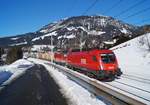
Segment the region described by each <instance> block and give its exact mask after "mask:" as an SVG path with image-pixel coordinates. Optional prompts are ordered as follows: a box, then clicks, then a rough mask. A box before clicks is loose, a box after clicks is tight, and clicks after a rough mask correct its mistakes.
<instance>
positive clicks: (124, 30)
mask: <svg viewBox="0 0 150 105" xmlns="http://www.w3.org/2000/svg"><path fill="white" fill-rule="evenodd" d="M120 31H121V32H122V33H124V34H127V33H128V31H127V30H126V29H125V28H123V29H121V30H120Z"/></svg>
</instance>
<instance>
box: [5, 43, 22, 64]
mask: <svg viewBox="0 0 150 105" xmlns="http://www.w3.org/2000/svg"><path fill="white" fill-rule="evenodd" d="M22 57H23V51H22V48H21V47H17V46H16V47H13V48H9V50H8V52H7V57H6V63H7V64H10V63H12V62H14V61H16V60H18V59H21V58H22Z"/></svg>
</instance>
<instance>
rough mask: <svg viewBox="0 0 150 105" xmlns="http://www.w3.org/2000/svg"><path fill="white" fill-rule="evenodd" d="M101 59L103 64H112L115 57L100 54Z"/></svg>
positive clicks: (111, 54) (109, 54)
mask: <svg viewBox="0 0 150 105" xmlns="http://www.w3.org/2000/svg"><path fill="white" fill-rule="evenodd" d="M100 56H101V59H102V62H103V63H114V62H115V55H114V54H113V53H108V54H101V55H100Z"/></svg>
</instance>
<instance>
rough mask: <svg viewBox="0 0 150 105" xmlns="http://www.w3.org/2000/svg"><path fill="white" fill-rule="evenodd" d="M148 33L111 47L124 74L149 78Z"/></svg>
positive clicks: (149, 53) (149, 37) (149, 54)
mask: <svg viewBox="0 0 150 105" xmlns="http://www.w3.org/2000/svg"><path fill="white" fill-rule="evenodd" d="M147 39H149V43H150V33H148V34H145V35H143V36H140V37H137V38H135V39H132V40H130V41H128V42H125V43H123V44H121V45H118V46H116V47H114V48H112V49H113V50H114V52H115V54H116V56H117V58H118V63H119V66H120V68H121V70H122V71H123V73H124V74H130V75H135V76H139V77H144V78H150V50H148V43H147Z"/></svg>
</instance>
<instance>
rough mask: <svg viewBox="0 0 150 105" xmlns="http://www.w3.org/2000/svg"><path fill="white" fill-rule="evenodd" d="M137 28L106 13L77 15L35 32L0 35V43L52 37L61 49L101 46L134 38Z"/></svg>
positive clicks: (48, 40)
mask: <svg viewBox="0 0 150 105" xmlns="http://www.w3.org/2000/svg"><path fill="white" fill-rule="evenodd" d="M139 28H140V27H137V26H133V25H130V24H126V23H124V22H122V21H119V20H116V19H114V18H112V17H107V16H78V17H71V18H68V19H63V20H60V21H58V22H55V23H50V24H48V25H46V26H44V27H42V28H41V29H40V30H38V31H37V32H35V33H27V34H24V35H18V36H13V37H6V38H0V46H14V45H34V44H51V40H53V45H54V46H55V47H57V48H60V49H68V48H72V49H78V48H79V47H82V48H93V47H99V48H104V47H111V46H114V45H116V44H117V43H118V42H119V43H120V42H121V41H126V40H128V39H131V38H133V37H136V35H137V34H138V32H137V30H138V29H139ZM51 36H52V37H51Z"/></svg>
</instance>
